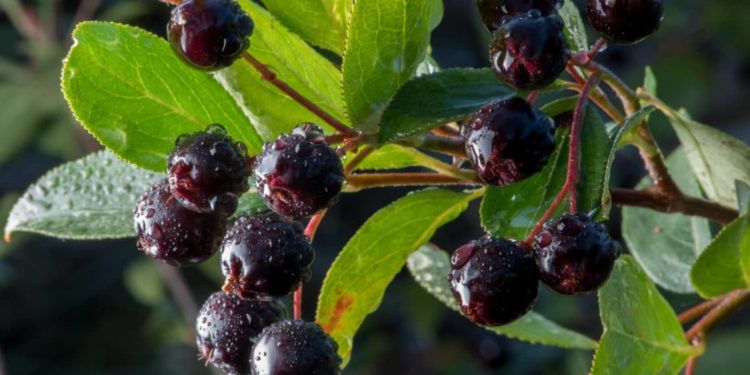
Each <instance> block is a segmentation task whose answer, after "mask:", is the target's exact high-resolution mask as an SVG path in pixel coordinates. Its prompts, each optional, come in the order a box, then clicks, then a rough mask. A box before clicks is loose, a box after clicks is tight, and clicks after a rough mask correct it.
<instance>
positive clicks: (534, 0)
mask: <svg viewBox="0 0 750 375" xmlns="http://www.w3.org/2000/svg"><path fill="white" fill-rule="evenodd" d="M562 5H563V0H477V8H478V9H479V16H480V17H481V18H482V22H483V23H484V26H486V27H487V30H489V31H490V32H494V31H495V30H497V29H498V28H500V26H501V25H502V24H503V19H507V18H506V17H510V16H515V15H516V14H519V13H526V12H528V11H530V10H532V9H536V10H538V11H539V12H541V13H542V15H548V14H552V13H555V12H557V11H558V10H559V9H560V8H561V7H562Z"/></svg>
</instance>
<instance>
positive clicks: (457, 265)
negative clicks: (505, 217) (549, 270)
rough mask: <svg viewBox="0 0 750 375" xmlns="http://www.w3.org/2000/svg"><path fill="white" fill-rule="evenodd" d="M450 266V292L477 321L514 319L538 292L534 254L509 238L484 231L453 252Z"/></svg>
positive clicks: (492, 323)
mask: <svg viewBox="0 0 750 375" xmlns="http://www.w3.org/2000/svg"><path fill="white" fill-rule="evenodd" d="M451 269H452V270H451V273H450V277H449V280H450V283H451V291H452V292H453V296H454V297H455V298H456V302H458V305H459V307H460V308H461V311H462V312H463V313H464V315H466V316H467V317H468V318H469V319H471V320H472V321H473V322H474V323H477V324H482V325H486V326H499V325H504V324H508V323H511V322H513V321H514V320H516V319H518V318H520V317H522V316H524V315H525V314H526V313H527V312H528V311H529V310H531V307H532V306H533V305H534V302H535V301H536V297H537V293H538V292H539V275H538V272H537V269H536V265H535V264H534V258H533V256H532V255H531V253H530V252H528V251H526V250H524V249H522V248H521V247H519V245H518V244H516V243H515V242H513V241H510V240H506V239H502V238H497V237H492V236H489V235H487V236H484V237H482V238H481V239H479V240H477V241H472V242H470V243H468V244H466V245H464V246H462V247H460V248H458V250H456V251H455V252H454V253H453V256H452V257H451Z"/></svg>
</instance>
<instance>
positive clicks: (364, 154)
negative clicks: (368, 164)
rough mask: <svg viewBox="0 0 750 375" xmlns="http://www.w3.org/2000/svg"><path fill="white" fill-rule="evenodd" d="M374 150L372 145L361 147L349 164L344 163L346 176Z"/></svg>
mask: <svg viewBox="0 0 750 375" xmlns="http://www.w3.org/2000/svg"><path fill="white" fill-rule="evenodd" d="M373 151H375V148H374V147H372V146H367V147H365V148H363V149H362V151H360V152H359V153H358V154H357V155H356V156H355V157H354V159H352V161H350V162H349V164H347V165H346V168H344V175H346V176H348V175H350V174H352V172H353V171H354V170H355V169H356V168H357V166H358V165H359V164H360V163H362V161H364V160H365V159H366V158H367V157H368V156H370V154H371V153H372V152H373Z"/></svg>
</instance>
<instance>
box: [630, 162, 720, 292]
mask: <svg viewBox="0 0 750 375" xmlns="http://www.w3.org/2000/svg"><path fill="white" fill-rule="evenodd" d="M667 166H668V168H669V171H670V173H671V175H672V178H673V179H674V180H675V182H676V183H677V185H679V186H680V188H681V189H682V191H683V192H684V193H685V194H687V195H690V196H700V193H701V190H700V187H699V186H698V182H697V181H696V180H695V177H694V176H693V173H692V172H691V170H690V163H689V162H688V160H687V156H686V155H685V151H684V150H683V149H678V150H677V151H675V152H674V153H673V154H672V155H671V156H670V157H669V158H668V159H667ZM652 183H653V182H652V180H651V179H650V178H648V177H646V178H644V179H643V181H641V183H640V184H638V186H637V189H643V188H646V187H648V186H651V184H652ZM622 234H623V237H624V238H625V243H626V244H627V245H628V249H630V252H631V253H633V255H634V256H635V258H636V259H638V262H639V263H640V264H641V266H642V267H643V269H644V270H645V271H646V273H647V274H648V276H649V277H650V278H651V280H653V281H654V282H656V283H657V284H658V285H659V286H661V287H662V288H664V289H667V290H669V291H672V292H675V293H694V292H695V290H694V289H693V287H692V286H691V285H690V269H691V268H692V266H693V263H694V262H695V260H696V259H697V258H698V256H699V255H700V254H701V253H702V252H703V249H705V248H706V246H708V244H709V242H711V229H710V227H709V223H708V220H706V219H703V218H699V217H691V216H685V215H681V214H666V213H661V212H655V211H653V210H649V209H645V208H636V207H624V208H623V209H622Z"/></svg>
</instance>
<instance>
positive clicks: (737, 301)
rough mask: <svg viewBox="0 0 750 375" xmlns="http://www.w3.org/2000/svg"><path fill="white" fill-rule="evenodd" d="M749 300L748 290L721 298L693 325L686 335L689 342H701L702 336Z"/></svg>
mask: <svg viewBox="0 0 750 375" xmlns="http://www.w3.org/2000/svg"><path fill="white" fill-rule="evenodd" d="M748 299H750V290H735V291H734V292H730V293H728V294H727V295H726V296H725V297H723V298H722V300H721V302H720V303H719V304H718V305H716V307H714V308H713V309H711V311H709V312H708V314H706V315H705V316H704V317H703V318H701V320H699V321H698V323H695V325H693V326H692V327H691V328H690V329H689V330H688V331H687V332H686V333H685V336H686V337H687V339H688V341H689V342H693V341H694V340H702V339H703V336H705V334H706V333H707V332H708V331H710V330H711V329H712V328H713V327H714V326H715V325H716V324H717V323H719V322H720V321H721V320H722V319H724V318H726V317H727V315H729V314H731V313H732V312H733V311H735V310H737V309H738V308H739V307H740V306H741V305H742V304H743V303H744V302H745V301H747V300H748Z"/></svg>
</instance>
